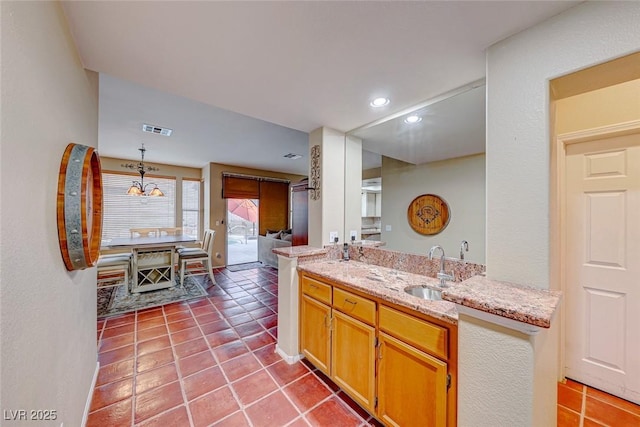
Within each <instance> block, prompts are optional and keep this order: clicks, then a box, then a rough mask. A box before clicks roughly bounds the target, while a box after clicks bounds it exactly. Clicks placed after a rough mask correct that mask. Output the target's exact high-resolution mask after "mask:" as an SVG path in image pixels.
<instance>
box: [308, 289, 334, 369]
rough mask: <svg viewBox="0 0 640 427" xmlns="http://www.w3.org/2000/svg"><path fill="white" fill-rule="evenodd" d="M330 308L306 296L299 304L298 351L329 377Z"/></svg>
mask: <svg viewBox="0 0 640 427" xmlns="http://www.w3.org/2000/svg"><path fill="white" fill-rule="evenodd" d="M330 323H331V307H329V306H328V305H325V304H323V303H321V302H319V301H316V300H315V299H313V298H310V297H308V296H307V295H304V294H303V295H302V302H301V304H300V351H301V352H302V353H303V354H304V355H305V357H306V358H307V359H309V361H310V362H311V363H313V364H314V365H315V367H316V368H318V369H320V370H321V371H323V372H324V373H325V374H327V375H329V373H330V371H329V357H330V356H331V354H330V338H331V336H330V329H329V326H330Z"/></svg>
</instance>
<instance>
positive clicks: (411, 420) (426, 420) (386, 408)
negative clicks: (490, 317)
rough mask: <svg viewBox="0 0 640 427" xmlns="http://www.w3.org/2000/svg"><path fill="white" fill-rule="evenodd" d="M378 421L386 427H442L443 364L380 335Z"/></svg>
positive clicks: (444, 397) (444, 416) (444, 405)
mask: <svg viewBox="0 0 640 427" xmlns="http://www.w3.org/2000/svg"><path fill="white" fill-rule="evenodd" d="M379 339H380V349H379V356H378V357H379V367H378V399H379V400H378V417H379V418H380V419H381V420H382V421H383V422H384V423H385V424H387V425H393V426H409V425H413V426H424V427H433V426H435V427H445V426H446V424H447V364H446V363H444V362H442V361H440V360H438V359H436V358H434V357H432V356H430V355H428V354H427V353H424V352H422V351H420V350H418V349H416V348H414V347H412V346H410V345H408V344H405V343H403V342H402V341H399V340H397V339H395V338H393V337H392V336H390V335H387V334H385V333H384V332H380V335H379Z"/></svg>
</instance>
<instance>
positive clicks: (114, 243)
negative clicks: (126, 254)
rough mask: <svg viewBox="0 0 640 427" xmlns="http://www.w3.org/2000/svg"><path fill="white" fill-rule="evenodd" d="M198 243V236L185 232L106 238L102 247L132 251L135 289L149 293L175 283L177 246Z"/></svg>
mask: <svg viewBox="0 0 640 427" xmlns="http://www.w3.org/2000/svg"><path fill="white" fill-rule="evenodd" d="M195 242H196V238H195V237H193V236H189V235H185V234H183V235H177V236H141V237H114V238H111V239H103V240H102V243H101V247H100V249H101V250H123V249H125V250H128V251H131V253H132V254H133V256H132V265H131V292H145V291H154V290H158V289H166V288H170V287H172V286H175V285H176V281H175V279H176V277H175V274H176V273H175V254H176V249H177V248H178V247H180V246H183V245H188V244H193V243H195Z"/></svg>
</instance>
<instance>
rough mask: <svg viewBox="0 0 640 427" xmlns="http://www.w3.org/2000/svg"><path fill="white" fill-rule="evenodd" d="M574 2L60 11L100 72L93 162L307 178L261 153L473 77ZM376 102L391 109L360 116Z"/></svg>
mask: <svg viewBox="0 0 640 427" xmlns="http://www.w3.org/2000/svg"><path fill="white" fill-rule="evenodd" d="M577 3H578V2H575V1H569V2H566V1H542V2H541V1H517V2H516V1H514V2H494V1H471V2H457V1H443V2H402V1H379V2H364V1H356V2H339V1H310V2H306V1H305V2H243V1H232V2H217V1H211V2H185V1H170V2H163V1H158V2H138V1H123V2H110V1H91V2H89V1H85V2H80V1H69V2H63V7H64V11H65V14H66V16H67V19H68V22H69V25H70V28H71V33H72V36H73V39H74V41H75V43H76V45H77V48H78V51H79V54H80V59H81V61H82V63H83V65H84V66H85V67H86V68H87V69H90V70H94V71H97V72H100V73H101V74H106V75H108V76H106V77H105V76H103V78H101V86H102V87H101V90H100V97H101V102H100V109H101V111H100V137H99V138H100V139H99V150H100V152H101V154H102V155H107V156H114V157H124V158H135V157H136V156H137V149H136V148H137V147H138V146H139V144H140V142H142V141H143V140H145V141H146V145H147V148H148V149H149V151H148V152H147V157H148V159H149V160H150V161H154V162H163V163H176V164H183V165H189V166H196V167H200V166H203V165H204V164H206V163H208V162H210V161H214V162H222V163H232V164H239V165H246V166H250V167H260V168H264V169H275V170H283V171H287V172H297V173H301V174H306V171H307V166H306V165H307V161H306V160H305V159H304V158H303V159H301V161H297V164H296V161H287V162H288V163H285V165H281V164H280V163H277V162H276V160H274V159H272V158H274V157H275V158H277V157H278V156H280V157H281V156H282V155H284V154H286V153H288V152H299V151H302V153H300V154H304V153H306V150H307V140H306V135H304V134H303V133H306V132H309V131H311V130H313V129H315V128H317V127H320V126H328V127H332V128H335V129H338V130H341V131H349V130H351V129H354V128H358V127H361V126H363V125H365V124H367V123H370V122H373V121H375V120H378V119H381V118H382V117H385V116H387V115H388V114H391V113H394V112H397V111H400V110H404V109H406V108H408V107H410V106H412V105H416V104H419V103H420V102H421V101H424V100H426V99H431V98H434V97H436V96H438V95H440V94H442V93H445V92H448V91H450V90H452V89H454V88H457V87H460V86H463V85H465V84H468V83H469V82H472V81H476V80H478V79H481V78H483V77H484V75H485V49H486V48H487V47H489V46H490V45H491V44H493V43H495V42H497V41H499V40H501V39H504V38H506V37H508V36H510V35H512V34H515V33H517V32H519V31H521V30H523V29H525V28H528V27H530V26H532V25H535V24H536V23H538V22H541V21H543V20H545V19H547V18H549V17H551V16H553V15H556V14H558V13H560V12H562V11H564V10H566V9H568V8H570V7H572V6H574V5H575V4H577ZM109 76H111V77H109ZM376 96H386V97H389V98H390V99H391V104H390V105H389V106H387V107H384V108H382V109H377V110H376V109H373V108H371V107H370V106H369V105H368V103H369V101H370V100H371V99H372V98H374V97H376ZM102 98H105V99H104V100H103V99H102ZM181 98H186V99H181ZM225 110H226V111H225ZM229 112H235V113H239V114H241V116H235V115H232V114H229ZM247 116H248V117H247ZM249 118H255V119H259V120H261V121H263V122H261V121H258V120H250V119H249ZM143 122H145V123H149V124H153V125H159V126H166V127H172V128H173V129H174V132H175V134H174V136H171V137H170V138H165V137H161V136H157V135H150V136H148V135H146V137H147V138H145V137H143V136H142V133H141V132H140V134H139V135H138V134H136V132H135V129H136V128H138V127H140V126H141V125H142V123H143ZM264 122H269V123H264ZM272 124H276V125H280V126H284V127H286V128H290V129H288V130H283V129H280V128H277V127H276V126H273V125H272ZM234 126H235V129H234ZM291 129H295V130H297V131H300V132H295V131H292V130H291ZM245 130H246V131H247V132H248V134H247V135H249V136H246V135H245V134H244V131H245ZM245 136H246V137H245ZM161 138H165V140H162V139H161ZM245 139H248V140H250V141H254V144H253V145H251V144H248V143H247V145H245V143H246V141H245ZM160 141H163V142H160ZM281 143H283V145H282V146H280V144H281ZM186 152H189V154H185V153H186ZM223 153H225V154H228V155H229V156H231V155H232V154H233V157H234V159H235V160H234V161H227V160H226V158H225V157H224V156H223V155H222V154H223ZM238 154H241V155H240V156H237V155H238ZM252 158H253V159H252ZM271 161H273V162H275V163H271V165H272V166H269V164H270V163H269V162H271ZM251 162H253V163H251ZM276 168H277V169H276Z"/></svg>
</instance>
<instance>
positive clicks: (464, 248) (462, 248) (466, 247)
mask: <svg viewBox="0 0 640 427" xmlns="http://www.w3.org/2000/svg"><path fill="white" fill-rule="evenodd" d="M464 251H467V252H469V242H467V241H466V240H463V241H462V243H460V259H462V260H464Z"/></svg>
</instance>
